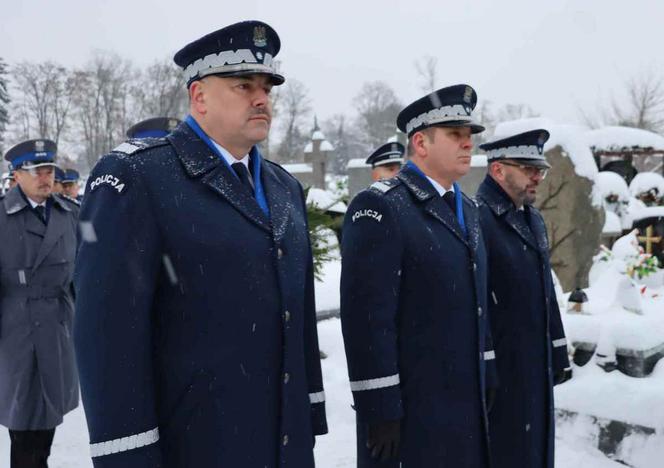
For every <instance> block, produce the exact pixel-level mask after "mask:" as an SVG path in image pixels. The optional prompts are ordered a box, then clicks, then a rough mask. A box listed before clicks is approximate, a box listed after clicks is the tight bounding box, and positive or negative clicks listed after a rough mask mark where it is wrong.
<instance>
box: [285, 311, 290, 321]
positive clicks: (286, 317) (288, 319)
mask: <svg viewBox="0 0 664 468" xmlns="http://www.w3.org/2000/svg"><path fill="white" fill-rule="evenodd" d="M284 322H290V312H288V311H286V312H284Z"/></svg>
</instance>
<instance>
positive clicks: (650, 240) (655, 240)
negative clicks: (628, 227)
mask: <svg viewBox="0 0 664 468" xmlns="http://www.w3.org/2000/svg"><path fill="white" fill-rule="evenodd" d="M638 239H639V242H645V243H646V253H647V254H652V246H653V244H654V245H657V244H659V243H660V242H662V237H661V236H658V237H655V236H654V235H653V227H652V226H648V227H647V228H646V235H645V237H644V236H639V237H638Z"/></svg>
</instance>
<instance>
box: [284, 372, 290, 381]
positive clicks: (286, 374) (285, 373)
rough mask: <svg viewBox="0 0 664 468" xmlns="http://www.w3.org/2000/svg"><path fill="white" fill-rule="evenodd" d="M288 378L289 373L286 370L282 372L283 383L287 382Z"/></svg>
mask: <svg viewBox="0 0 664 468" xmlns="http://www.w3.org/2000/svg"><path fill="white" fill-rule="evenodd" d="M289 380H290V374H289V373H288V372H284V383H288V381H289Z"/></svg>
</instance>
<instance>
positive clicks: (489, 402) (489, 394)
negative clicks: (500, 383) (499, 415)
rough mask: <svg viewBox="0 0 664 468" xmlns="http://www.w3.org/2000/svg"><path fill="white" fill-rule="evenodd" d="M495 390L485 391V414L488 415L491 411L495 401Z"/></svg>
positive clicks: (488, 389)
mask: <svg viewBox="0 0 664 468" xmlns="http://www.w3.org/2000/svg"><path fill="white" fill-rule="evenodd" d="M496 393H497V391H496V389H495V388H487V389H486V412H487V413H490V412H491V409H492V408H493V404H494V403H495V401H496Z"/></svg>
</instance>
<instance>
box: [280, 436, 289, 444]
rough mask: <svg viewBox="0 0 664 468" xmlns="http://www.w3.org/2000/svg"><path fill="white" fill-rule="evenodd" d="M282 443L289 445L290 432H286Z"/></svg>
mask: <svg viewBox="0 0 664 468" xmlns="http://www.w3.org/2000/svg"><path fill="white" fill-rule="evenodd" d="M281 443H282V444H284V445H288V434H284V438H283V439H282V441H281Z"/></svg>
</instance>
